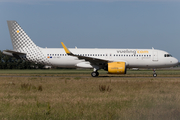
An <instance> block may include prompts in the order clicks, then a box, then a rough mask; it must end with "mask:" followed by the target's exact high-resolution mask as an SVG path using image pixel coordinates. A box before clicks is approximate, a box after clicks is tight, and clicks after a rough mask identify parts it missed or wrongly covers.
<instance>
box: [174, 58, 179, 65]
mask: <svg viewBox="0 0 180 120" xmlns="http://www.w3.org/2000/svg"><path fill="white" fill-rule="evenodd" d="M178 63H179V61H178V59H176V58H174V59H173V61H172V64H173V65H174V66H176V65H178Z"/></svg>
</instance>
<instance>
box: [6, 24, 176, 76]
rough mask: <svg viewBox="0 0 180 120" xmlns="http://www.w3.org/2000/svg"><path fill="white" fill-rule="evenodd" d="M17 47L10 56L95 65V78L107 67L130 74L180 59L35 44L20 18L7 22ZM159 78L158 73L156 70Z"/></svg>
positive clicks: (154, 51)
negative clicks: (137, 69)
mask: <svg viewBox="0 0 180 120" xmlns="http://www.w3.org/2000/svg"><path fill="white" fill-rule="evenodd" d="M7 23H8V27H9V33H10V36H11V41H12V45H13V50H4V51H3V53H4V54H6V55H10V56H14V57H16V58H21V59H23V60H26V61H30V62H35V63H39V64H44V65H50V66H58V67H64V68H78V67H80V68H93V72H92V73H91V75H92V77H97V76H98V75H99V73H98V70H100V69H104V70H106V71H108V73H112V74H126V69H127V68H153V69H154V68H166V67H172V66H176V65H177V64H178V60H177V59H176V58H174V57H172V56H171V55H170V54H169V53H167V52H165V51H162V50H157V49H154V48H152V49H79V48H71V49H68V48H67V47H66V46H65V45H64V43H63V42H61V44H62V46H63V48H41V47H38V46H36V45H35V44H34V42H33V41H32V40H31V39H30V38H29V36H28V35H27V34H26V33H25V31H24V30H23V29H22V28H21V27H20V26H19V24H18V23H17V22H16V21H7ZM153 76H154V77H156V76H157V74H156V73H155V71H154V73H153Z"/></svg>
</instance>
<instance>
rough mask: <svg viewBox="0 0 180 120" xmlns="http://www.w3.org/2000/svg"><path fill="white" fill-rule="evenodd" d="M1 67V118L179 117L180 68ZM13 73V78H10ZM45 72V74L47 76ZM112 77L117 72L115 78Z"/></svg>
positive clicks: (136, 119) (157, 119)
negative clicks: (97, 72) (119, 70)
mask: <svg viewBox="0 0 180 120" xmlns="http://www.w3.org/2000/svg"><path fill="white" fill-rule="evenodd" d="M90 73H91V70H0V118H1V119H4V120H7V119H8V120H9V119H27V120H31V119H32V120H34V119H38V120H39V119H60V120H64V119H65V120H67V119H68V120H69V119H70V120H74V119H82V120H91V119H97V120H111V119H113V120H114V119H115V120H116V119H117V120H119V119H120V120H121V119H122V120H129V119H130V120H131V119H132V120H152V119H155V120H161V119H163V120H170V119H171V120H172V119H173V120H178V119H180V71H178V70H158V71H157V73H158V77H156V78H154V77H151V76H152V71H150V70H140V71H128V74H127V75H108V74H106V72H104V71H100V77H97V78H92V77H90ZM8 76H11V77H8ZM46 76H47V77H46ZM114 76H115V77H114Z"/></svg>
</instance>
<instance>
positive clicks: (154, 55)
mask: <svg viewBox="0 0 180 120" xmlns="http://www.w3.org/2000/svg"><path fill="white" fill-rule="evenodd" d="M153 61H158V52H157V51H153Z"/></svg>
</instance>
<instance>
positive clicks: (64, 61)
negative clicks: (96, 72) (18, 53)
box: [41, 48, 178, 68]
mask: <svg viewBox="0 0 180 120" xmlns="http://www.w3.org/2000/svg"><path fill="white" fill-rule="evenodd" d="M69 50H70V51H71V52H72V53H73V54H75V55H79V56H86V57H91V58H97V59H102V60H107V61H110V62H117V61H123V62H126V67H127V68H165V67H172V66H175V65H177V64H178V60H177V59H176V58H174V57H172V56H170V54H169V53H167V52H165V51H162V50H156V49H79V48H78V49H76V48H75V49H74V48H73V49H72V48H71V49H69ZM41 51H42V52H43V54H44V56H46V57H47V58H48V60H49V63H50V64H49V65H52V66H59V67H70V68H76V67H82V68H93V67H92V66H91V65H90V63H89V62H88V61H85V60H83V59H82V60H80V59H78V58H77V57H73V56H69V55H67V54H66V52H65V51H64V49H61V48H41Z"/></svg>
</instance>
